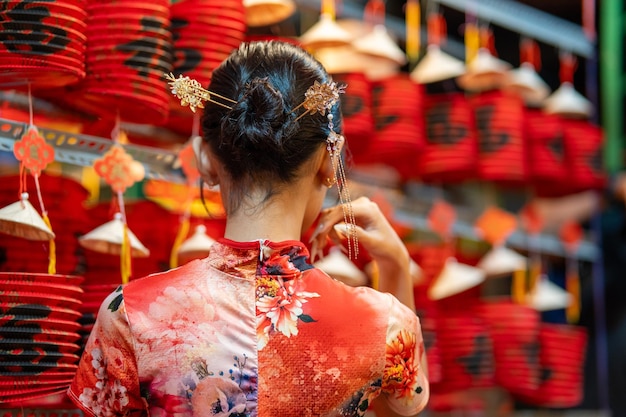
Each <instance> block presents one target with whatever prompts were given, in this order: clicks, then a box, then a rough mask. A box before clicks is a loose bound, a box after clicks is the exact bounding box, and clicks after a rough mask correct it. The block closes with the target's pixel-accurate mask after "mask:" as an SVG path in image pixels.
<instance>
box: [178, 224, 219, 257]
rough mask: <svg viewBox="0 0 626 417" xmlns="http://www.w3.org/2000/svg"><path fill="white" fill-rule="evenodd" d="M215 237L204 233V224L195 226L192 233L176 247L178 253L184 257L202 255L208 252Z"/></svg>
mask: <svg viewBox="0 0 626 417" xmlns="http://www.w3.org/2000/svg"><path fill="white" fill-rule="evenodd" d="M213 243H215V239H213V238H212V237H210V236H209V235H207V234H206V226H204V225H202V224H201V225H199V226H197V227H196V229H195V231H194V233H193V235H192V236H191V237H190V238H189V239H187V240H185V241H184V242H183V243H182V244H181V245H180V248H179V249H178V254H179V255H181V256H185V257H204V256H206V255H208V254H209V251H210V249H211V246H212V245H213Z"/></svg>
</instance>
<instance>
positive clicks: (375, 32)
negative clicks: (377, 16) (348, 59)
mask: <svg viewBox="0 0 626 417" xmlns="http://www.w3.org/2000/svg"><path fill="white" fill-rule="evenodd" d="M352 45H354V48H355V49H356V50H357V51H359V52H361V53H364V54H368V55H374V56H377V57H381V58H386V59H389V60H391V61H393V62H395V63H396V64H397V65H399V66H400V65H404V64H406V55H405V54H404V52H403V51H402V49H400V47H399V46H398V45H397V44H396V43H395V42H394V40H393V39H391V36H389V32H387V28H386V27H385V26H384V25H376V26H374V28H373V29H372V30H371V31H370V32H369V33H368V34H367V35H365V36H362V37H359V38H357V39H355V40H354V41H353V42H352Z"/></svg>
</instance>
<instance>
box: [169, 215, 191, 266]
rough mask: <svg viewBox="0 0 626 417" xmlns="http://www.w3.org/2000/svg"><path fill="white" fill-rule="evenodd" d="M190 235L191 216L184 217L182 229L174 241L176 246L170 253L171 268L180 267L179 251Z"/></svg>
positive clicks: (179, 229)
mask: <svg viewBox="0 0 626 417" xmlns="http://www.w3.org/2000/svg"><path fill="white" fill-rule="evenodd" d="M188 233H189V216H184V217H183V220H182V221H181V222H180V227H179V228H178V233H177V234H176V239H174V245H173V246H172V251H171V252H170V268H176V267H177V266H178V250H179V249H180V245H182V243H183V241H184V240H185V238H186V237H187V234H188Z"/></svg>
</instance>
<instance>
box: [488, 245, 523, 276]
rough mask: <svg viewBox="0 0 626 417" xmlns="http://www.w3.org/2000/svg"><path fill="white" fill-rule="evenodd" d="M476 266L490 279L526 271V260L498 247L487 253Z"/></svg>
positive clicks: (509, 250)
mask: <svg viewBox="0 0 626 417" xmlns="http://www.w3.org/2000/svg"><path fill="white" fill-rule="evenodd" d="M476 266H477V267H478V268H480V269H482V270H483V271H484V272H485V274H486V275H487V276H488V277H497V276H502V275H507V274H512V273H513V272H515V271H523V270H525V269H526V258H525V257H524V256H522V255H520V254H519V253H517V252H515V251H514V250H512V249H509V248H507V247H505V246H496V247H494V248H493V249H491V250H490V251H489V252H487V253H486V254H485V255H484V256H483V257H482V258H481V259H480V261H479V262H478V265H476Z"/></svg>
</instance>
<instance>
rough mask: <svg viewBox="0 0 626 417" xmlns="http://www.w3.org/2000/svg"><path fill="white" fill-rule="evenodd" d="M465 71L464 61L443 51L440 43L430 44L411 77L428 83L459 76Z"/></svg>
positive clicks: (422, 82) (421, 82)
mask: <svg viewBox="0 0 626 417" xmlns="http://www.w3.org/2000/svg"><path fill="white" fill-rule="evenodd" d="M465 71H466V70H465V63H464V62H463V61H461V60H460V59H456V58H454V57H453V56H452V55H448V54H447V53H445V52H443V51H442V50H441V48H439V45H428V49H427V50H426V54H425V55H424V57H423V58H422V59H421V60H420V62H419V63H418V64H417V66H416V67H415V69H414V70H413V71H412V72H411V79H412V80H413V81H415V82H417V83H420V84H428V83H434V82H437V81H443V80H447V79H449V78H455V77H458V76H460V75H463V74H465Z"/></svg>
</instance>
